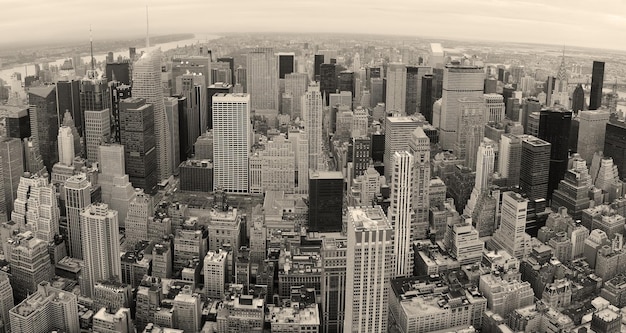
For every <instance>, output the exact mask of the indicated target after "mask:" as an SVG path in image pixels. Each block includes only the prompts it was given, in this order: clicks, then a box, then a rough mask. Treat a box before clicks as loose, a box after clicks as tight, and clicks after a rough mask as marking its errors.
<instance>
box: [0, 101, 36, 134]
mask: <svg viewBox="0 0 626 333" xmlns="http://www.w3.org/2000/svg"><path fill="white" fill-rule="evenodd" d="M0 114H1V116H0V119H2V118H3V119H4V126H5V135H6V137H9V138H16V139H21V140H23V139H26V138H28V137H30V134H31V133H30V118H29V117H28V107H26V106H23V107H19V106H10V105H0Z"/></svg>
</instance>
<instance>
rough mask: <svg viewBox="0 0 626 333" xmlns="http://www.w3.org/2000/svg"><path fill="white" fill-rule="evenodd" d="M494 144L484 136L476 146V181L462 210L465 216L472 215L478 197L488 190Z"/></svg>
mask: <svg viewBox="0 0 626 333" xmlns="http://www.w3.org/2000/svg"><path fill="white" fill-rule="evenodd" d="M495 145H496V143H495V142H494V141H492V140H489V139H487V138H484V139H483V142H481V144H480V146H479V147H478V152H477V153H476V181H475V182H474V189H473V190H472V194H471V196H470V199H469V201H468V202H467V206H465V211H464V214H465V215H467V216H472V212H473V211H474V207H475V205H476V202H477V200H478V198H479V197H480V196H481V195H482V194H483V193H485V192H486V191H487V190H488V188H489V184H490V183H491V181H490V179H491V177H492V175H493V172H494V171H495V170H494V166H495V161H496V153H495V148H496V147H495Z"/></svg>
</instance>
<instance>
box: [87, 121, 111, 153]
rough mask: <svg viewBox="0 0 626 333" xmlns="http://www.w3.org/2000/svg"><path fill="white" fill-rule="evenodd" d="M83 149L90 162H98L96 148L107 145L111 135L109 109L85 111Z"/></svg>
mask: <svg viewBox="0 0 626 333" xmlns="http://www.w3.org/2000/svg"><path fill="white" fill-rule="evenodd" d="M84 116H85V135H84V137H85V148H86V150H87V159H88V160H89V161H90V162H92V163H93V162H100V161H99V160H98V146H100V145H101V144H102V143H107V142H108V141H109V137H110V135H111V114H110V112H109V109H104V110H100V111H91V110H86V111H85V114H84Z"/></svg>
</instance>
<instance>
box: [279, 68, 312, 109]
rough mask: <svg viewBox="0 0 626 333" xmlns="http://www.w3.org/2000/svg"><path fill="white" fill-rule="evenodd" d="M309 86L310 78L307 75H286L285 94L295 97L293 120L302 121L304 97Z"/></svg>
mask: <svg viewBox="0 0 626 333" xmlns="http://www.w3.org/2000/svg"><path fill="white" fill-rule="evenodd" d="M308 86H309V76H308V75H307V74H306V73H289V74H286V75H285V93H290V94H291V96H293V105H292V107H293V111H292V113H291V119H296V118H300V119H302V96H303V95H304V94H305V93H306V88H307V87H308Z"/></svg>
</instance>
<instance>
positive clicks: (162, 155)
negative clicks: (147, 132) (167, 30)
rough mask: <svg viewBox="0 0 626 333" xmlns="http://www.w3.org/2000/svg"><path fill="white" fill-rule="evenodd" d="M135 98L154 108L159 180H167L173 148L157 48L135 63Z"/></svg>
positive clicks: (170, 171)
mask: <svg viewBox="0 0 626 333" xmlns="http://www.w3.org/2000/svg"><path fill="white" fill-rule="evenodd" d="M133 97H139V98H143V99H145V100H146V104H152V107H153V108H154V137H155V139H156V151H157V175H158V177H159V180H163V179H167V178H168V177H169V176H170V175H171V174H172V170H171V168H170V165H171V164H172V163H171V162H170V161H169V156H170V154H169V151H170V149H171V147H170V146H169V143H170V139H169V138H170V135H171V133H169V127H168V125H167V117H166V116H165V104H164V103H163V88H162V86H161V49H159V48H155V49H152V50H149V51H147V52H145V53H144V54H143V55H142V56H141V58H139V60H137V61H136V62H135V63H133Z"/></svg>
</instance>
